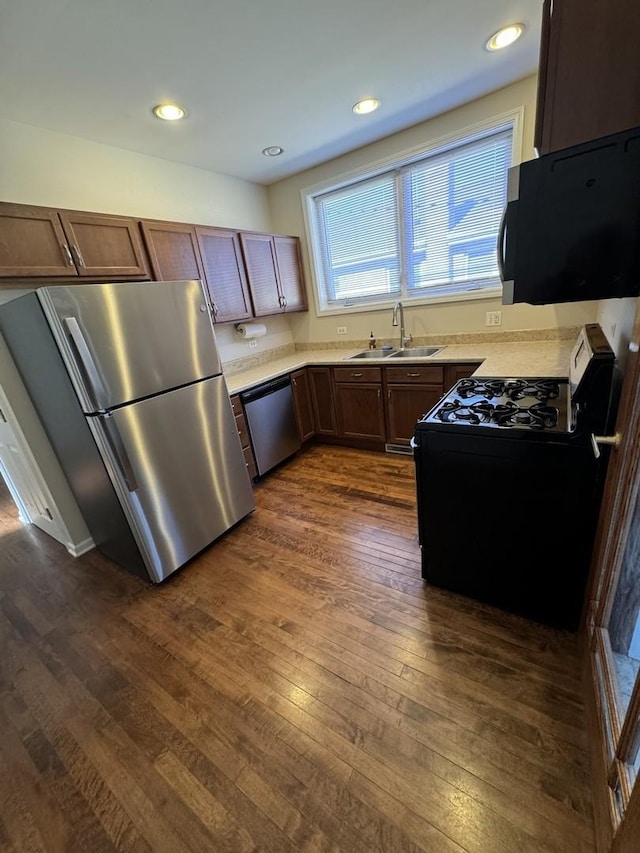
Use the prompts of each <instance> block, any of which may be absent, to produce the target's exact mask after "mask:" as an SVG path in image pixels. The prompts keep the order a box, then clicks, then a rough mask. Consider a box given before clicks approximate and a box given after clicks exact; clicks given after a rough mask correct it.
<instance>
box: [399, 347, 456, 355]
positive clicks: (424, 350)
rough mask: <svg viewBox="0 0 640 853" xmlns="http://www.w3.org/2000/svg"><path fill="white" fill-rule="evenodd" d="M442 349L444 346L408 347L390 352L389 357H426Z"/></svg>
mask: <svg viewBox="0 0 640 853" xmlns="http://www.w3.org/2000/svg"><path fill="white" fill-rule="evenodd" d="M443 349H444V347H408V348H407V349H399V350H396V352H392V353H391V355H390V356H389V358H428V357H429V356H430V355H435V354H436V353H437V352H441V351H442V350H443Z"/></svg>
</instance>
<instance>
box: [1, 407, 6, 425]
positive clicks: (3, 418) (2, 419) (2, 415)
mask: <svg viewBox="0 0 640 853" xmlns="http://www.w3.org/2000/svg"><path fill="white" fill-rule="evenodd" d="M0 421H2V423H3V424H6V423H7V419H6V418H5V416H4V412H3V411H2V409H0Z"/></svg>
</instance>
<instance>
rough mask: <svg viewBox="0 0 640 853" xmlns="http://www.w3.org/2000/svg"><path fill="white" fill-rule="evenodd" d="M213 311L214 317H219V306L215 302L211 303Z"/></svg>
mask: <svg viewBox="0 0 640 853" xmlns="http://www.w3.org/2000/svg"><path fill="white" fill-rule="evenodd" d="M211 311H212V312H213V316H214V317H217V316H218V306H217V305H216V303H215V302H212V303H211Z"/></svg>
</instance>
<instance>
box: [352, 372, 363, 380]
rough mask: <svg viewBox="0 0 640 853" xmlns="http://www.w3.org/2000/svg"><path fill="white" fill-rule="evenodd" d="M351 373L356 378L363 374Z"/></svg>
mask: <svg viewBox="0 0 640 853" xmlns="http://www.w3.org/2000/svg"><path fill="white" fill-rule="evenodd" d="M351 375H352V376H353V378H354V379H359V378H360V377H361V376H362V374H361V373H352V374H351Z"/></svg>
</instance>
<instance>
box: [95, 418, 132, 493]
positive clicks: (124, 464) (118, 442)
mask: <svg viewBox="0 0 640 853" xmlns="http://www.w3.org/2000/svg"><path fill="white" fill-rule="evenodd" d="M102 423H103V424H104V432H105V436H106V438H107V441H108V442H109V446H110V447H111V451H112V453H113V455H114V457H115V461H116V463H117V465H118V468H119V469H120V474H121V475H122V479H123V480H124V482H125V485H126V487H127V489H128V490H129V491H130V492H135V491H136V489H137V488H138V481H137V480H136V475H135V474H134V472H133V465H132V464H131V460H130V459H129V454H128V453H127V450H126V448H125V446H124V442H123V440H122V436H121V435H120V433H119V432H118V427H117V426H116V425H115V424H114V423H113V421H112V420H111V416H110V415H105V417H103V418H102Z"/></svg>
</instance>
